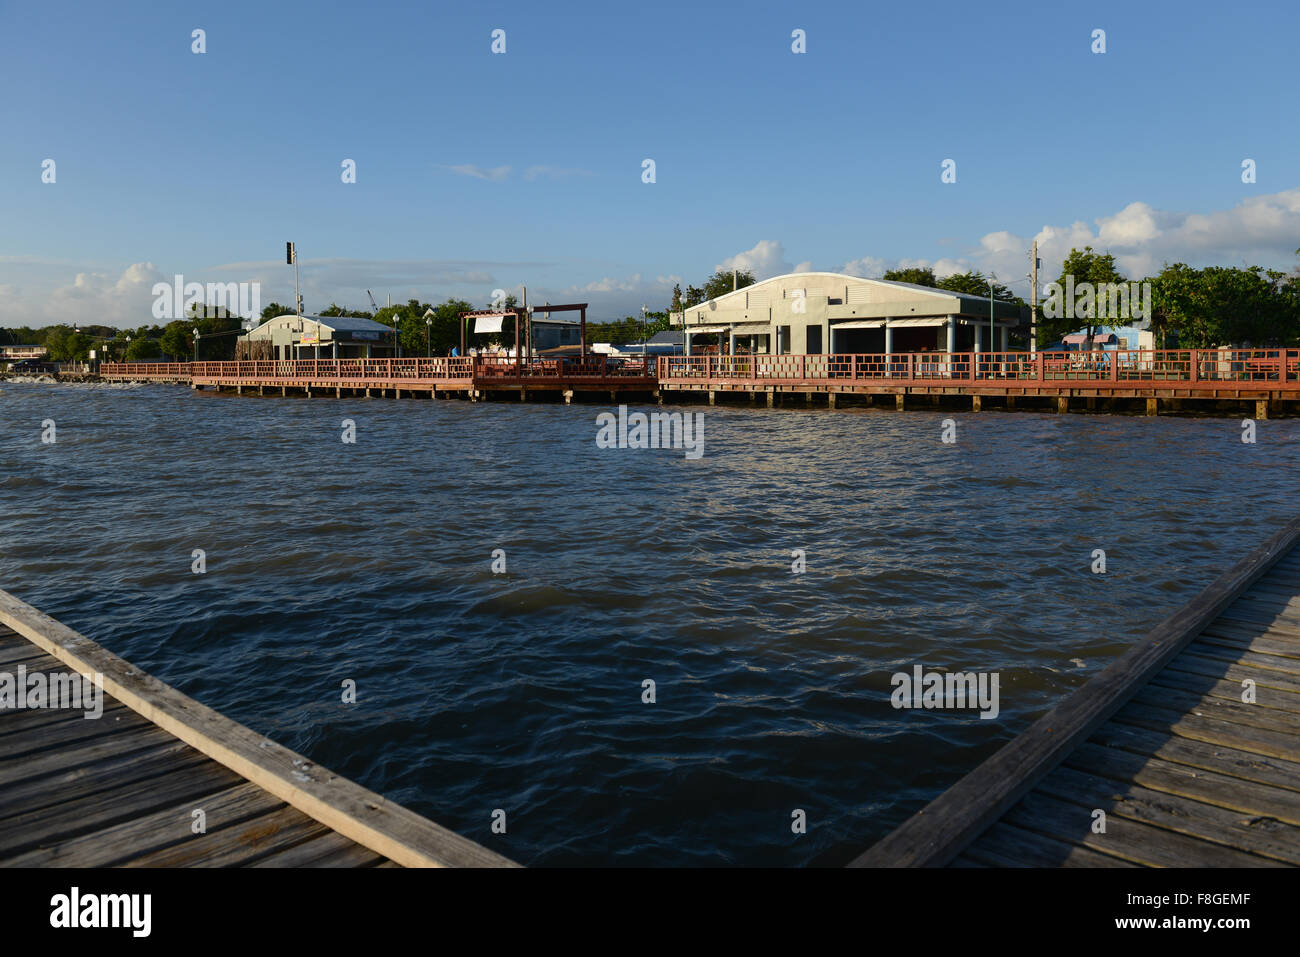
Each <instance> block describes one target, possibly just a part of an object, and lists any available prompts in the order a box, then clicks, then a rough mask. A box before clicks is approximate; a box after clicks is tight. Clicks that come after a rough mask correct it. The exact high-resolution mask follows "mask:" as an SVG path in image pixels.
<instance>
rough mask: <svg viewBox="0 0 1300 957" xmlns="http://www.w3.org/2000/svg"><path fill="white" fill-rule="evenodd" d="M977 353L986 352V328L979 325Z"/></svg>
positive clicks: (977, 325)
mask: <svg viewBox="0 0 1300 957" xmlns="http://www.w3.org/2000/svg"><path fill="white" fill-rule="evenodd" d="M975 351H976V352H983V351H984V326H982V325H980V324H979V323H976V324H975Z"/></svg>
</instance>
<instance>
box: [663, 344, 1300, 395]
mask: <svg viewBox="0 0 1300 957" xmlns="http://www.w3.org/2000/svg"><path fill="white" fill-rule="evenodd" d="M658 378H659V380H660V381H661V382H664V381H667V382H689V381H690V380H723V379H730V380H743V381H747V382H762V381H768V382H777V383H779V382H805V381H809V380H849V381H881V380H886V381H890V380H897V381H898V382H920V383H932V382H942V381H948V382H953V383H954V384H971V383H975V382H994V383H999V382H1010V381H1017V382H1022V383H1024V382H1042V383H1064V382H1086V383H1098V384H1102V383H1107V382H1110V383H1117V384H1119V383H1127V384H1137V383H1152V382H1169V383H1182V384H1187V383H1197V382H1205V383H1214V384H1219V383H1223V384H1241V383H1247V384H1249V383H1260V384H1266V383H1268V384H1277V385H1278V386H1279V387H1281V388H1297V389H1300V349H1277V348H1273V349H1172V350H1168V349H1162V350H1137V349H1133V350H1124V351H1096V352H1038V353H1029V352H906V353H874V354H862V355H735V356H728V355H721V356H719V355H703V356H660V357H659V359H658Z"/></svg>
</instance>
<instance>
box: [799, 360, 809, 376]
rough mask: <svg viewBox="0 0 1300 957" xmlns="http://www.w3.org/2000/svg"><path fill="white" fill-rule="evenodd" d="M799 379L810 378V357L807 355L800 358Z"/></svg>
mask: <svg viewBox="0 0 1300 957" xmlns="http://www.w3.org/2000/svg"><path fill="white" fill-rule="evenodd" d="M799 378H800V379H806V378H808V357H807V356H806V355H800V356H799Z"/></svg>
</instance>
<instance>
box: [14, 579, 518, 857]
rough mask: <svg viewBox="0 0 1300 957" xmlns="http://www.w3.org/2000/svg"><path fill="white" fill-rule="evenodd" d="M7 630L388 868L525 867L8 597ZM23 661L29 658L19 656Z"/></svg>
mask: <svg viewBox="0 0 1300 957" xmlns="http://www.w3.org/2000/svg"><path fill="white" fill-rule="evenodd" d="M0 625H4V626H7V627H8V628H9V629H12V630H13V631H14V632H16V633H17V634H18V635H21V636H22V637H23V638H25V639H27V641H29V642H31V643H32V645H34V646H35V647H34V648H33V649H32V652H33V658H35V657H37V656H39V655H40V653H41V652H44V653H45V654H48V655H49V656H52V657H53V658H54V659H57V660H58V661H59V662H61V663H62V664H63V665H66V666H67V667H68V668H69V669H71V670H73V671H76V672H79V673H81V674H83V675H101V676H102V689H103V692H104V694H105V696H106V699H107V698H109V697H111V698H112V699H116V701H117V702H120V703H121V704H122V705H125V706H126V708H128V709H130V710H131V711H134V712H136V713H137V714H139V715H141V716H142V717H143V718H145V719H146V720H147V721H148V722H150V723H151V724H152V725H154V726H156V728H158V729H161V730H162V731H164V732H166V733H167V734H168V735H170V736H172V737H174V738H176V739H179V740H180V741H182V742H184V743H185V744H186V745H189V746H190V747H192V748H194V749H195V750H197V751H199V752H200V753H202V754H203V755H206V756H207V757H208V758H211V759H212V760H213V761H215V762H217V763H219V764H221V765H223V766H224V767H225V768H228V769H230V770H231V771H233V772H234V773H235V774H236V775H238V776H239V777H240V778H242V779H244V781H246V782H249V783H251V784H252V785H255V786H256V787H257V788H260V789H261V790H263V791H265V792H268V793H269V794H271V795H273V796H274V797H275V798H278V799H279V800H280V801H283V802H285V803H286V804H288V805H289V806H290V807H292V808H295V809H297V810H298V811H300V812H302V814H305V815H306V816H307V817H309V818H312V819H313V820H314V821H318V822H320V824H323V825H325V826H326V827H328V828H330V829H331V830H333V831H334V832H336V833H337V834H338V835H341V836H342V837H343V838H347V839H349V840H350V841H354V842H356V844H359V845H361V846H362V847H364V848H367V849H369V850H370V851H373V852H374V853H375V854H377V855H380V856H381V857H383V858H387V859H388V860H390V861H392V862H395V863H397V864H400V865H403V866H407V867H429V866H433V867H440V866H448V867H453V866H454V867H496V866H516V865H514V864H513V862H511V861H510V860H508V859H507V858H505V857H502V856H501V855H499V854H497V853H495V852H494V851H491V850H488V849H487V848H484V847H482V846H480V845H478V844H476V843H475V842H473V841H471V840H469V839H467V838H465V837H462V836H461V835H459V834H456V833H454V832H453V831H450V830H448V829H446V828H444V827H441V826H439V825H438V824H435V823H434V822H433V821H430V820H428V819H427V818H424V817H422V816H420V815H418V814H416V813H414V812H412V811H409V810H407V809H406V808H403V807H401V806H400V805H397V804H394V803H393V802H391V801H388V800H386V799H385V798H383V797H382V796H380V795H378V794H376V793H374V792H373V791H369V790H367V789H365V788H362V787H361V786H359V785H357V784H355V783H354V782H352V781H349V780H347V779H346V778H342V777H339V776H338V775H335V774H333V773H331V772H330V771H328V770H326V769H324V768H322V767H319V766H318V765H316V764H314V763H313V762H311V761H309V760H307V759H306V758H304V757H303V756H301V755H299V754H296V753H294V752H293V751H290V750H288V749H287V748H284V747H281V746H280V745H278V744H276V743H274V742H273V741H269V740H268V739H267V738H265V737H263V736H262V735H260V734H257V733H255V732H253V731H252V730H250V729H249V728H246V727H244V726H243V725H241V724H238V723H236V722H234V721H232V720H230V719H229V718H226V717H225V716H223V715H221V714H219V713H218V712H216V711H214V710H212V709H211V708H208V707H206V706H204V705H202V704H200V703H199V702H197V701H195V700H193V699H192V698H189V697H187V696H185V695H183V694H181V693H180V692H179V691H177V690H175V689H174V688H172V687H170V686H169V685H167V684H165V683H163V682H162V681H160V680H158V679H157V678H154V677H152V676H150V675H148V674H145V673H144V672H142V671H140V670H139V669H138V668H135V667H134V666H132V665H131V664H130V663H129V662H127V661H125V660H123V659H122V658H119V657H118V656H117V655H114V654H112V653H111V652H109V651H108V650H106V649H105V648H103V647H101V646H100V645H98V644H96V643H95V642H93V641H91V640H90V639H89V638H86V637H85V636H83V635H81V634H78V633H77V632H76V631H74V630H72V629H71V628H69V627H67V626H66V625H63V624H61V623H60V622H58V621H56V620H54V619H53V618H51V617H49V616H48V615H46V614H44V613H42V612H40V611H38V610H37V609H35V608H33V607H32V606H30V605H28V604H26V603H25V602H22V601H20V600H19V599H17V598H15V597H14V596H13V595H10V594H9V593H8V592H4V591H0ZM38 649H39V650H38ZM15 654H16V655H18V656H19V657H20V656H21V652H18V653H15V652H10V655H11V656H13V655H15ZM14 660H18V658H17V657H15V658H14ZM108 705H109V702H108V701H107V700H106V701H105V706H106V707H107V706H108ZM15 713H16V714H22V713H23V712H15ZM77 723H78V724H80V723H81V722H80V721H78V722H77ZM90 723H91V722H86V724H90ZM94 723H95V724H98V723H99V722H98V721H97V722H94ZM45 733H48V732H45ZM156 780H158V781H162V782H165V781H166V780H167V779H166V776H165V775H164V776H162V777H160V778H157V779H156Z"/></svg>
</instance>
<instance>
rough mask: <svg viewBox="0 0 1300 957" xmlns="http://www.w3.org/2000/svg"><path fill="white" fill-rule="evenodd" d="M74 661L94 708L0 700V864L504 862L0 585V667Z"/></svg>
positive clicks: (48, 668)
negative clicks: (91, 678)
mask: <svg viewBox="0 0 1300 957" xmlns="http://www.w3.org/2000/svg"><path fill="white" fill-rule="evenodd" d="M74 672H76V673H79V674H91V675H93V674H99V675H101V676H102V687H103V689H104V692H105V693H104V694H103V696H102V709H103V710H102V715H101V716H99V717H98V718H87V717H86V712H85V710H83V708H27V709H22V710H18V709H5V710H0V866H5V867H43V866H56V867H109V866H122V867H194V866H208V867H229V866H236V867H245V866H250V867H393V866H443V865H446V866H502V865H507V866H508V865H509V864H510V862H509V861H508V860H506V859H505V858H503V857H501V856H500V855H498V854H496V853H494V852H492V851H489V850H487V849H486V848H483V847H480V846H479V845H477V844H475V843H473V842H472V841H469V840H467V839H465V838H463V837H460V836H459V835H457V834H454V833H452V832H451V831H448V830H446V829H444V828H442V827H439V826H438V825H437V824H434V823H433V822H432V821H429V820H427V819H425V818H423V817H420V816H419V815H416V814H414V813H412V812H410V811H407V810H406V809H405V808H401V807H399V806H397V805H394V804H392V803H391V802H388V801H386V800H384V798H382V797H380V796H379V795H377V794H375V793H373V792H371V791H367V790H365V789H363V788H361V787H359V786H358V785H356V784H353V783H352V782H351V781H348V780H346V779H343V778H340V777H338V776H336V775H334V774H332V773H331V772H329V771H327V770H325V769H324V768H320V767H318V766H316V765H313V764H312V763H311V762H309V761H308V760H307V759H306V758H303V757H302V756H300V755H297V754H294V753H293V752H292V751H288V750H287V749H285V748H282V747H280V746H279V745H277V744H275V743H274V742H272V741H268V740H267V739H265V738H263V737H262V736H260V735H257V734H254V733H253V732H252V731H250V730H249V729H247V728H245V727H243V726H241V725H238V724H236V723H235V722H233V721H230V720H229V719H228V718H225V717H223V716H222V715H219V714H217V713H216V712H214V711H212V710H211V709H209V708H205V707H204V706H203V705H200V704H199V703H198V702H196V701H193V700H192V699H190V698H187V697H185V696H184V695H182V694H180V693H179V692H177V691H176V690H175V689H173V688H170V687H168V686H167V685H165V684H163V683H162V682H160V681H158V680H157V679H156V678H152V677H150V676H148V675H146V674H144V673H143V672H141V671H139V670H138V669H136V668H133V667H132V666H130V665H129V664H127V662H125V661H123V660H122V659H121V658H118V657H116V656H115V655H112V654H110V653H109V652H107V651H106V650H104V649H103V648H101V647H100V646H98V645H96V644H95V643H94V642H92V641H90V640H89V639H86V638H84V637H82V636H81V635H78V634H77V633H76V632H74V631H72V630H71V629H69V628H67V627H66V626H63V625H61V624H59V623H58V622H55V621H54V620H53V619H50V618H48V617H47V616H45V615H42V614H41V613H40V612H38V611H36V609H34V608H32V607H31V606H29V605H25V604H23V603H22V602H20V601H18V600H17V599H16V598H14V597H13V596H11V595H9V594H7V593H5V592H0V675H8V676H12V680H14V681H16V680H17V678H18V677H19V676H20V675H21V676H24V677H25V679H26V681H27V682H28V684H27V685H25V687H35V686H36V684H38V681H34V680H33V679H31V676H32V675H35V674H44V675H50V674H56V675H71V674H72V673H74ZM110 692H111V694H110ZM83 704H84V703H83ZM195 811H202V814H203V825H204V828H203V831H202V832H201V833H196V832H195V831H196V828H195V821H196V816H195V814H194V812H195Z"/></svg>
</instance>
